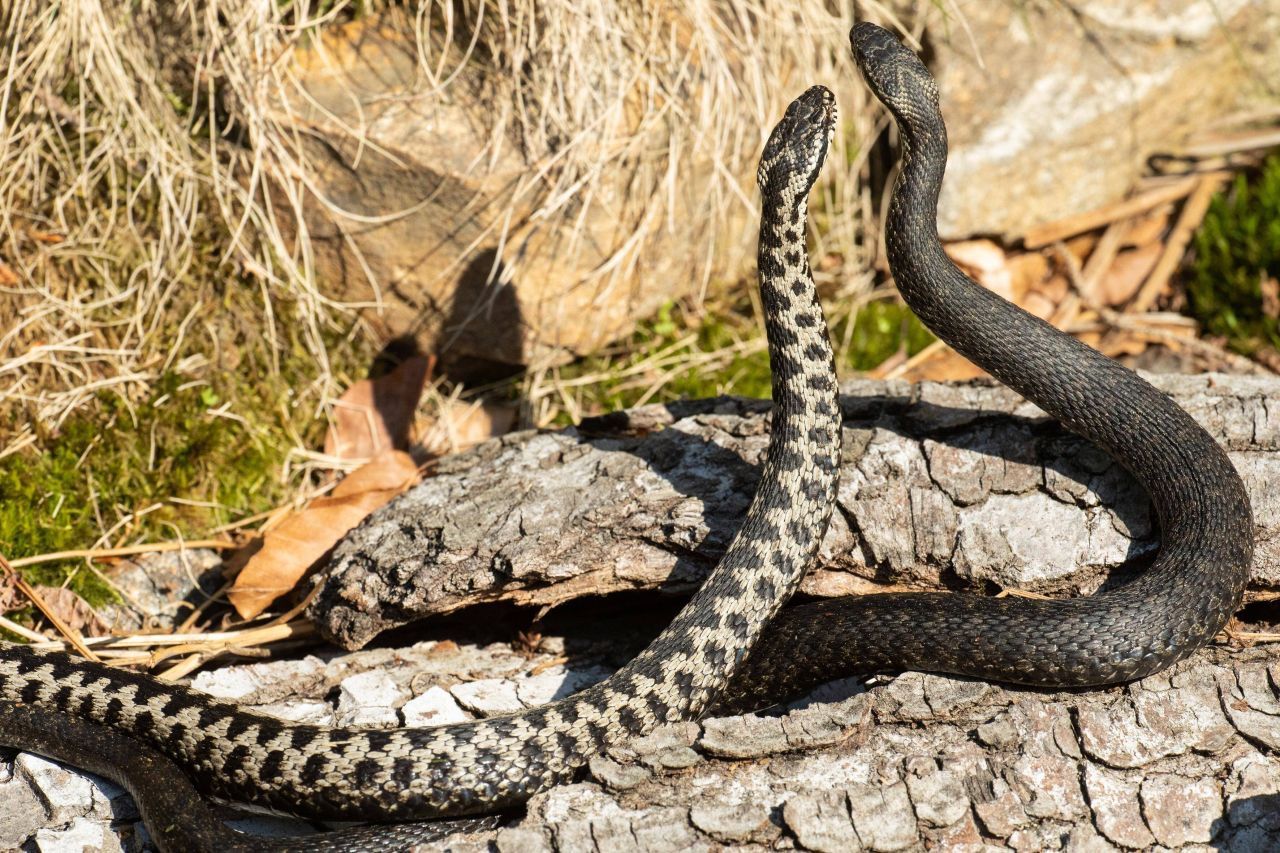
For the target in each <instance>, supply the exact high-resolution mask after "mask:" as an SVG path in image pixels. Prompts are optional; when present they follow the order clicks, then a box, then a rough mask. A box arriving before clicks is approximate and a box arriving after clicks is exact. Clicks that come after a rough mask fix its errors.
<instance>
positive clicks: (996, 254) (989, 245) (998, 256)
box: [945, 240, 1016, 302]
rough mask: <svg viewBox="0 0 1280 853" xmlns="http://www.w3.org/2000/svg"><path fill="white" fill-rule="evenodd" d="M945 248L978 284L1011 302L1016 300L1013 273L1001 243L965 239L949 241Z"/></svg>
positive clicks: (949, 255)
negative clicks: (956, 241)
mask: <svg viewBox="0 0 1280 853" xmlns="http://www.w3.org/2000/svg"><path fill="white" fill-rule="evenodd" d="M945 249H946V252H947V255H948V257H950V258H951V260H952V261H954V262H955V263H956V265H957V266H959V267H960V268H961V269H962V270H964V271H965V272H966V273H968V274H969V275H970V276H971V277H972V278H973V279H974V280H975V281H976V282H978V284H980V285H982V286H983V287H985V288H986V289H987V290H990V291H991V292H993V293H997V294H999V295H1000V296H1003V297H1004V298H1005V299H1008V300H1009V301H1010V302H1014V301H1016V299H1015V294H1014V291H1013V274H1012V273H1011V272H1010V271H1009V266H1008V264H1007V263H1006V258H1005V253H1004V249H1002V248H1000V246H999V245H997V244H996V243H994V242H993V241H991V240H963V241H961V242H958V243H948V244H947V245H946V246H945Z"/></svg>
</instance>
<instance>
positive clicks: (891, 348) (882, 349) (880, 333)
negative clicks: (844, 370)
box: [835, 300, 934, 370]
mask: <svg viewBox="0 0 1280 853" xmlns="http://www.w3.org/2000/svg"><path fill="white" fill-rule="evenodd" d="M845 322H851V323H853V329H852V331H849V332H848V341H849V343H848V346H847V347H846V348H845V349H844V352H843V353H842V355H843V358H842V359H841V361H842V362H843V363H844V364H846V365H847V366H849V367H851V368H853V369H854V370H870V369H872V368H873V367H876V366H877V365H879V364H881V363H882V362H883V361H884V360H885V359H887V358H888V357H889V356H891V355H893V354H894V353H896V352H897V351H898V349H899V348H901V347H904V346H905V347H906V352H907V355H908V356H912V355H915V354H916V353H918V352H920V350H922V349H924V348H925V347H927V346H928V345H929V344H931V343H933V341H934V337H933V335H932V334H931V333H930V332H929V330H928V329H926V328H925V327H924V324H923V323H921V322H920V320H919V318H917V317H916V315H915V314H913V313H911V309H910V308H908V307H907V306H906V305H903V304H902V303H901V302H889V301H885V300H876V301H873V302H869V303H867V304H866V305H864V306H862V308H861V309H860V310H859V311H858V313H857V314H855V315H854V316H853V318H852V319H851V320H846V321H845ZM845 331H846V330H845V329H843V328H842V327H837V329H836V333H835V338H836V339H837V340H843V339H844V334H845Z"/></svg>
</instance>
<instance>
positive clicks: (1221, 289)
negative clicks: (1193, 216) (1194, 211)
mask: <svg viewBox="0 0 1280 853" xmlns="http://www.w3.org/2000/svg"><path fill="white" fill-rule="evenodd" d="M1194 246H1195V254H1194V258H1193V260H1192V262H1191V269H1190V274H1189V276H1188V280H1187V304H1188V309H1189V312H1190V314H1191V316H1193V317H1195V318H1196V319H1197V320H1199V321H1200V323H1201V324H1202V325H1203V326H1204V328H1205V329H1206V330H1207V331H1209V332H1210V333H1212V334H1215V335H1221V336H1222V337H1225V338H1226V339H1227V342H1228V345H1229V346H1231V348H1232V349H1235V350H1236V351H1238V352H1242V353H1245V354H1249V353H1252V352H1253V351H1254V350H1256V349H1258V347H1260V346H1271V347H1276V348H1280V324H1278V318H1280V305H1278V304H1277V302H1280V298H1278V295H1277V294H1276V293H1275V292H1274V290H1273V291H1272V293H1271V295H1270V297H1269V298H1264V291H1263V285H1264V282H1267V281H1268V280H1270V281H1271V282H1274V281H1275V280H1276V279H1280V156H1272V157H1271V158H1269V159H1268V160H1267V161H1266V162H1265V163H1264V164H1263V167H1262V169H1261V170H1260V171H1259V173H1258V174H1257V175H1256V176H1254V177H1253V179H1252V180H1250V179H1248V178H1246V177H1245V176H1243V175H1238V176H1237V177H1236V179H1235V181H1234V183H1233V184H1232V185H1231V186H1230V187H1229V188H1228V189H1227V190H1226V191H1224V192H1222V193H1219V195H1218V196H1217V197H1216V198H1215V199H1214V200H1213V202H1212V204H1211V205H1210V206H1209V211H1208V213H1207V214H1206V215H1205V218H1204V222H1203V224H1202V225H1201V227H1200V230H1199V231H1198V232H1197V233H1196V237H1195V244H1194ZM1269 286H1270V287H1271V288H1274V287H1275V285H1274V283H1272V284H1270V285H1269Z"/></svg>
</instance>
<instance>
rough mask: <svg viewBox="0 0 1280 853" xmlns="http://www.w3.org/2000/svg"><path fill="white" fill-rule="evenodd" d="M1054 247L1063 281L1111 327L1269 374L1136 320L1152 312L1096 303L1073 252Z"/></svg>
mask: <svg viewBox="0 0 1280 853" xmlns="http://www.w3.org/2000/svg"><path fill="white" fill-rule="evenodd" d="M1054 250H1055V251H1056V252H1057V253H1058V256H1059V258H1060V259H1061V260H1062V263H1063V266H1064V267H1066V270H1067V280H1068V281H1069V282H1070V283H1071V286H1072V288H1073V289H1074V290H1075V292H1076V293H1077V294H1078V295H1079V297H1080V300H1081V301H1082V302H1083V303H1084V305H1085V307H1087V308H1088V309H1089V310H1090V311H1092V312H1094V313H1095V314H1097V315H1098V318H1099V319H1100V320H1102V322H1104V323H1105V324H1107V325H1108V326H1110V327H1112V328H1115V329H1123V330H1125V331H1126V332H1129V333H1131V334H1136V335H1139V336H1141V337H1145V338H1148V339H1150V340H1152V341H1155V342H1158V343H1162V344H1168V345H1171V346H1174V347H1185V348H1186V349H1189V350H1192V351H1193V352H1199V353H1201V354H1202V355H1206V356H1209V357H1211V358H1216V359H1218V360H1219V361H1221V362H1222V363H1223V364H1226V365H1227V366H1229V367H1230V368H1231V369H1232V370H1236V371H1239V372H1241V373H1246V374H1249V375H1251V376H1266V375H1268V374H1269V371H1267V370H1266V369H1265V368H1263V367H1262V366H1261V365H1259V364H1257V363H1256V362H1254V361H1252V360H1250V359H1247V358H1245V357H1244V356H1241V355H1236V354H1235V353H1233V352H1228V351H1227V350H1224V349H1223V348H1222V347H1219V346H1215V345H1214V344H1211V343H1209V342H1208V341H1205V340H1202V339H1200V338H1197V337H1192V336H1188V335H1180V334H1178V333H1177V332H1173V331H1170V330H1169V329H1162V328H1159V327H1158V326H1155V325H1152V324H1151V323H1150V322H1149V321H1148V322H1143V321H1142V320H1141V319H1139V317H1150V316H1152V315H1149V314H1143V315H1139V316H1138V317H1135V316H1130V315H1127V314H1121V313H1120V312H1119V311H1113V310H1111V309H1110V308H1108V307H1106V306H1105V305H1101V304H1099V303H1097V302H1096V301H1094V300H1093V299H1092V298H1091V297H1089V296H1088V295H1087V294H1086V293H1085V291H1084V287H1085V281H1084V277H1083V274H1082V273H1081V270H1080V264H1079V262H1078V261H1077V260H1076V258H1075V255H1073V254H1071V252H1070V251H1069V250H1068V249H1067V247H1066V246H1065V245H1063V244H1062V243H1058V244H1057V245H1056V246H1055V247H1054ZM1065 331H1067V332H1079V331H1084V330H1083V329H1079V328H1069V329H1066V330H1065Z"/></svg>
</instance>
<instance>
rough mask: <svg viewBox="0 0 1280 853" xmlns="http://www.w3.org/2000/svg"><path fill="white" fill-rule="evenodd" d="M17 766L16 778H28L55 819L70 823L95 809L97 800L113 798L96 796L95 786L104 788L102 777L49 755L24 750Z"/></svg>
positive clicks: (51, 817)
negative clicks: (88, 774)
mask: <svg viewBox="0 0 1280 853" xmlns="http://www.w3.org/2000/svg"><path fill="white" fill-rule="evenodd" d="M13 769H14V778H15V779H22V780H23V781H25V782H27V783H28V784H29V785H30V786H31V787H32V788H33V789H35V791H36V792H37V793H38V794H39V796H40V799H41V800H43V801H44V804H45V810H46V811H47V812H48V815H49V821H50V822H51V823H54V824H61V823H68V822H69V821H71V820H73V819H74V818H77V817H80V816H81V815H84V814H86V813H88V812H89V811H92V810H94V806H95V801H96V802H98V803H101V802H103V801H105V802H110V797H109V796H98V797H95V796H94V793H95V790H101V789H100V787H99V785H98V784H97V783H98V781H99V780H97V779H96V778H91V777H88V776H86V775H83V774H80V773H76V772H75V771H73V770H69V769H67V768H66V767H63V766H62V765H61V764H58V763H56V762H53V761H49V760H48V759H45V758H41V757H39V756H36V755H30V754H26V753H24V754H22V755H19V756H18V758H17V759H16V760H15V761H14V768H13Z"/></svg>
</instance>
